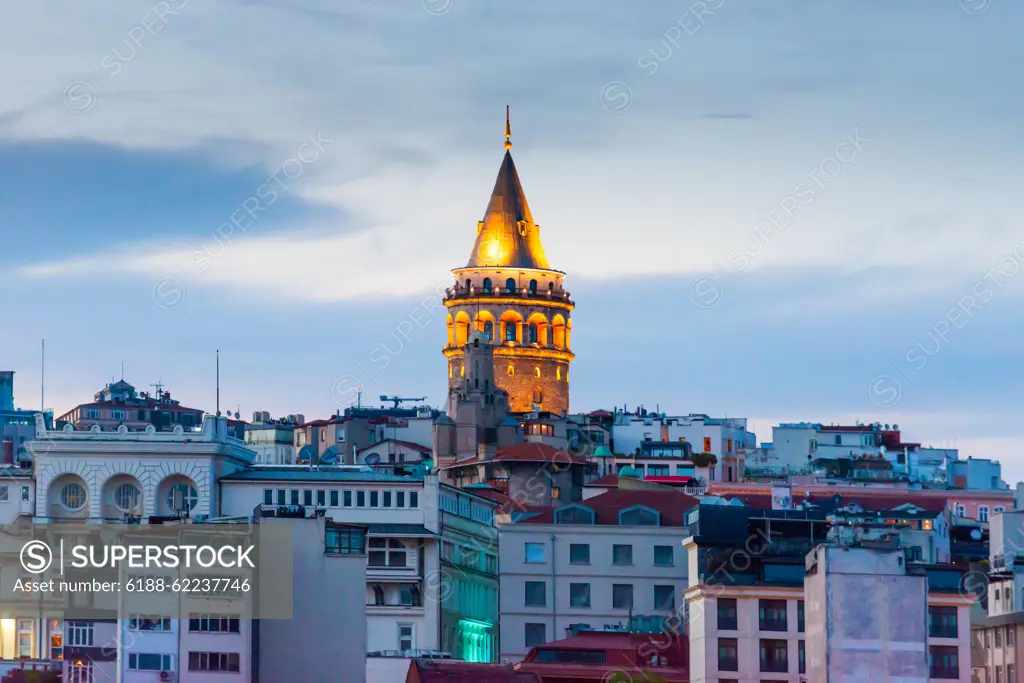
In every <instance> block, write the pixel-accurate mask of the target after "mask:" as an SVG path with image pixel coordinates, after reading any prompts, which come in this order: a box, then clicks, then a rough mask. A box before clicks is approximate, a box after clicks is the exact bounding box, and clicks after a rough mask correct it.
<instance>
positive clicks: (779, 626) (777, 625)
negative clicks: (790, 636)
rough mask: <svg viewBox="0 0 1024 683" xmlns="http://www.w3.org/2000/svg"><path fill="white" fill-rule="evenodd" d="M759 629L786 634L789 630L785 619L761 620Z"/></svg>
mask: <svg viewBox="0 0 1024 683" xmlns="http://www.w3.org/2000/svg"><path fill="white" fill-rule="evenodd" d="M758 627H759V628H760V629H761V630H762V631H780V632H783V633H784V632H785V631H787V630H788V629H787V628H786V620H785V619H761V620H760V621H759V623H758Z"/></svg>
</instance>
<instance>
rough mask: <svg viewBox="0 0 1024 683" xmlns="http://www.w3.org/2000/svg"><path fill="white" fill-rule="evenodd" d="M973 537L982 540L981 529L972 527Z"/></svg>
mask: <svg viewBox="0 0 1024 683" xmlns="http://www.w3.org/2000/svg"><path fill="white" fill-rule="evenodd" d="M971 538H973V539H974V540H975V541H980V540H981V529H971Z"/></svg>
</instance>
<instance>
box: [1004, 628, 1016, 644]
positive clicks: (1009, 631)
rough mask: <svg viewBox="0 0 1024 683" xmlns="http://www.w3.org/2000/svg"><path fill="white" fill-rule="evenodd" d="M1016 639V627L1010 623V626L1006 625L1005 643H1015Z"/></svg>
mask: <svg viewBox="0 0 1024 683" xmlns="http://www.w3.org/2000/svg"><path fill="white" fill-rule="evenodd" d="M1016 640H1017V627H1016V626H1013V625H1012V624H1011V625H1010V626H1007V627H1006V644H1007V645H1016Z"/></svg>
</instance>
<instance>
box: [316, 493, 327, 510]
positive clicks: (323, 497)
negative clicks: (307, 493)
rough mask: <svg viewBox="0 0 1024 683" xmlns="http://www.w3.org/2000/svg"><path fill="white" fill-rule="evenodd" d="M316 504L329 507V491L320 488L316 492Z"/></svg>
mask: <svg viewBox="0 0 1024 683" xmlns="http://www.w3.org/2000/svg"><path fill="white" fill-rule="evenodd" d="M316 504H317V505H319V506H320V507H327V491H324V490H323V489H320V490H319V491H317V492H316Z"/></svg>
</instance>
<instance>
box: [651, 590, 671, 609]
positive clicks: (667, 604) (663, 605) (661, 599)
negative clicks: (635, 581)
mask: <svg viewBox="0 0 1024 683" xmlns="http://www.w3.org/2000/svg"><path fill="white" fill-rule="evenodd" d="M675 608H676V587H675V586H655V587H654V609H657V610H669V609H675Z"/></svg>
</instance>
